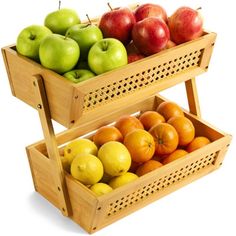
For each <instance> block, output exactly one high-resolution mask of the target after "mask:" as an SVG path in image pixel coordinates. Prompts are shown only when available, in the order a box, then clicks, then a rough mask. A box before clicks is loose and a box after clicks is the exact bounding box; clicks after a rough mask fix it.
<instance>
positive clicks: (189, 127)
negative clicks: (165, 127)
mask: <svg viewBox="0 0 236 236" xmlns="http://www.w3.org/2000/svg"><path fill="white" fill-rule="evenodd" d="M168 123H169V124H170V125H172V126H173V127H174V128H175V129H176V131H177V133H178V136H179V145H180V146H185V145H187V144H189V143H190V142H191V141H192V140H193V139H194V136H195V128H194V126H193V123H192V121H191V120H189V119H188V118H186V117H184V116H182V117H181V116H175V117H172V118H170V119H169V120H168Z"/></svg>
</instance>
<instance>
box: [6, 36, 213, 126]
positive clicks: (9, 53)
mask: <svg viewBox="0 0 236 236" xmlns="http://www.w3.org/2000/svg"><path fill="white" fill-rule="evenodd" d="M215 38H216V34H215V33H210V32H205V33H204V35H203V36H202V37H200V38H198V39H196V40H193V41H190V42H187V43H184V44H181V45H178V46H176V47H174V48H171V49H167V50H164V51H162V52H160V53H157V54H155V55H152V56H149V57H146V58H144V59H142V60H139V61H137V62H134V63H131V64H128V65H126V66H123V67H120V68H118V69H116V70H113V71H110V72H107V73H104V74H102V75H98V76H96V77H94V78H92V79H90V80H87V81H84V82H81V83H78V84H74V83H72V82H70V81H67V80H66V79H65V78H63V77H62V76H61V75H59V74H57V73H55V72H53V71H51V70H48V69H45V68H44V67H42V66H41V65H40V64H38V63H36V62H34V61H32V60H30V59H28V58H26V57H24V56H21V55H19V54H18V53H17V52H16V47H15V46H14V45H12V46H8V47H5V48H3V49H2V53H3V57H4V60H5V65H6V68H7V72H8V77H9V81H10V85H11V90H12V93H13V95H14V96H16V97H17V98H19V99H20V100H22V101H24V102H26V103H27V104H29V105H31V106H33V107H35V94H34V85H33V81H34V76H35V75H41V76H42V77H43V81H44V86H45V89H46V93H47V100H48V103H49V108H50V113H51V117H52V119H54V120H55V121H57V122H59V123H60V124H62V125H64V126H65V127H71V126H73V125H79V124H82V123H84V122H85V121H86V122H88V121H89V120H92V119H94V118H95V117H98V116H102V115H104V109H105V110H106V111H107V112H109V110H111V111H112V110H113V108H114V106H116V108H121V107H123V106H124V105H125V104H127V98H131V97H132V98H135V100H136V101H138V100H141V99H143V98H144V97H149V96H151V95H153V94H155V93H157V92H158V91H161V90H163V89H166V88H168V87H170V86H173V85H175V84H177V83H180V82H183V81H186V80H188V79H190V78H193V77H195V76H197V75H199V74H201V73H203V72H205V71H206V70H207V69H208V64H209V61H210V57H211V54H212V49H213V46H214V43H215Z"/></svg>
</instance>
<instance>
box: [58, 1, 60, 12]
mask: <svg viewBox="0 0 236 236" xmlns="http://www.w3.org/2000/svg"><path fill="white" fill-rule="evenodd" d="M60 9H61V0H59V3H58V10H60Z"/></svg>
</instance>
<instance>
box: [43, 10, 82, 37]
mask: <svg viewBox="0 0 236 236" xmlns="http://www.w3.org/2000/svg"><path fill="white" fill-rule="evenodd" d="M79 23H80V18H79V16H78V15H77V13H76V12H75V11H74V10H72V9H67V8H62V9H59V10H57V11H54V12H51V13H49V14H48V15H47V16H46V18H45V20H44V25H45V26H47V27H48V28H49V29H50V30H51V31H52V32H53V33H56V34H62V35H65V33H66V31H67V30H68V29H69V28H70V27H71V26H72V25H76V24H79Z"/></svg>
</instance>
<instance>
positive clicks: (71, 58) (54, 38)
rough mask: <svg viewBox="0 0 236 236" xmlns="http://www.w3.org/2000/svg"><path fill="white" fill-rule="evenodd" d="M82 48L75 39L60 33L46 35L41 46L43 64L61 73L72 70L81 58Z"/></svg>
mask: <svg viewBox="0 0 236 236" xmlns="http://www.w3.org/2000/svg"><path fill="white" fill-rule="evenodd" d="M79 55H80V50H79V46H78V44H77V43H76V42H75V40H73V39H71V38H67V37H65V36H62V35H59V34H51V35H49V36H47V37H45V38H44V39H43V40H42V42H41V44H40V47H39V58H40V62H41V64H42V65H43V66H44V67H46V68H48V69H51V70H54V71H56V72H57V73H59V74H64V73H65V72H67V71H70V70H72V69H73V68H74V67H75V65H76V64H77V62H78V60H79Z"/></svg>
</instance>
